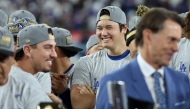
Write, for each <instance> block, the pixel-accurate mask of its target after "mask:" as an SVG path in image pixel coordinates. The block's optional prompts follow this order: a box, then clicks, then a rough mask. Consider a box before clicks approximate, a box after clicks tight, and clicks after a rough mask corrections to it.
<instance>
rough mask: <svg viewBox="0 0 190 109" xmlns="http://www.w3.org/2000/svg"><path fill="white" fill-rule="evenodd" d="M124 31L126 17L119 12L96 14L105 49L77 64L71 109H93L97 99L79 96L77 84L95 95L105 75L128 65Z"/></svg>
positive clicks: (106, 10) (110, 8) (112, 9)
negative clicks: (89, 89) (89, 88)
mask: <svg viewBox="0 0 190 109" xmlns="http://www.w3.org/2000/svg"><path fill="white" fill-rule="evenodd" d="M126 31H127V24H126V16H125V13H124V12H123V11H122V10H121V9H120V8H118V7H116V6H107V7H104V8H102V9H101V10H100V11H99V12H98V14H97V20H96V35H97V37H98V39H99V41H100V43H101V44H102V46H103V47H104V48H106V49H104V50H101V51H99V52H97V53H94V54H91V55H88V56H84V57H82V58H80V59H79V61H78V63H77V64H76V66H75V69H74V73H73V78H72V88H71V102H72V106H73V109H86V108H88V109H91V108H94V104H95V98H96V95H95V94H80V93H79V92H78V89H77V87H78V86H79V85H80V84H83V85H85V84H88V85H89V86H90V87H92V89H93V90H94V93H96V91H97V89H98V87H99V82H100V79H101V78H102V77H103V76H104V75H105V74H107V73H108V72H110V71H113V70H115V69H118V68H120V67H121V66H123V65H125V64H127V63H128V62H129V60H130V56H129V50H127V46H126V42H125V39H124V38H125V37H124V35H125V34H126Z"/></svg>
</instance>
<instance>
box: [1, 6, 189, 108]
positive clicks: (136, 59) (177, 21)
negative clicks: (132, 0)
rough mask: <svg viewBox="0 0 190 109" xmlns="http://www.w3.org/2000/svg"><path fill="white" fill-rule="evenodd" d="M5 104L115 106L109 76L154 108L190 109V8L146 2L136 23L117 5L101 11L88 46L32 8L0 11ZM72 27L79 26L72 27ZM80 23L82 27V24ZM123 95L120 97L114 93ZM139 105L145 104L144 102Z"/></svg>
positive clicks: (20, 106)
mask: <svg viewBox="0 0 190 109" xmlns="http://www.w3.org/2000/svg"><path fill="white" fill-rule="evenodd" d="M0 17H1V19H0V108H1V109H17V108H18V109H36V108H37V106H38V105H39V104H40V103H51V102H52V103H55V104H61V105H62V108H63V109H94V108H96V109H112V105H111V104H110V102H109V101H110V100H109V94H108V91H109V90H110V89H108V87H107V83H108V81H123V82H124V83H125V87H126V90H125V91H126V92H127V96H128V97H131V98H133V99H136V100H140V101H145V102H149V103H152V104H154V109H179V108H181V109H189V108H190V82H189V78H190V70H189V69H190V64H189V63H190V58H189V56H188V54H189V52H188V49H189V48H188V45H189V43H190V40H189V36H190V27H189V25H190V12H188V11H187V12H185V13H180V14H177V13H176V12H174V11H171V10H167V9H165V8H149V7H147V6H143V5H139V6H138V9H137V10H136V16H134V17H132V18H131V19H130V20H129V22H128V21H127V16H126V13H125V10H123V9H121V8H120V7H118V6H106V7H103V8H99V9H98V13H97V14H96V19H95V24H94V26H95V27H96V29H95V30H96V32H95V34H93V35H91V36H90V37H89V39H88V41H87V42H86V50H85V55H86V56H82V57H81V58H80V59H79V60H78V61H77V63H75V64H74V63H72V62H71V57H74V56H75V55H77V54H78V53H79V52H81V51H82V50H83V48H80V47H78V46H76V45H74V43H73V36H72V33H71V31H69V28H66V27H59V26H57V27H54V26H53V27H52V26H51V22H49V23H50V24H49V23H48V22H43V23H39V22H38V20H37V19H38V18H37V17H36V16H35V15H34V14H32V13H31V12H30V11H28V10H16V11H14V12H13V13H11V14H10V15H9V16H8V15H7V13H6V12H5V11H4V10H0ZM72 26H73V25H72ZM75 26H76V25H75ZM115 99H117V98H115ZM137 107H138V106H137Z"/></svg>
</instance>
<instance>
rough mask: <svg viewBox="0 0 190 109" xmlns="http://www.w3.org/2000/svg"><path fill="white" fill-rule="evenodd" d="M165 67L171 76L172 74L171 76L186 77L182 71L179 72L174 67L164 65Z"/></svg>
mask: <svg viewBox="0 0 190 109" xmlns="http://www.w3.org/2000/svg"><path fill="white" fill-rule="evenodd" d="M165 69H166V70H167V71H168V72H166V73H170V75H171V76H173V78H178V79H179V78H188V76H187V75H186V74H184V73H182V72H179V71H177V70H175V69H172V68H169V67H165Z"/></svg>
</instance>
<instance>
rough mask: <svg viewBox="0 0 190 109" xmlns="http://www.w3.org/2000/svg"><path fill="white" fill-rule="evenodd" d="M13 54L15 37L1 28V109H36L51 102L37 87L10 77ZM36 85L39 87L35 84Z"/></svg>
mask: <svg viewBox="0 0 190 109" xmlns="http://www.w3.org/2000/svg"><path fill="white" fill-rule="evenodd" d="M13 54H14V40H13V36H12V34H11V33H10V32H9V31H8V30H7V29H5V28H2V27H0V101H1V102H0V108H1V109H36V106H37V104H38V103H40V102H49V101H51V100H50V99H49V98H48V96H47V95H46V94H45V93H44V92H43V91H41V90H39V89H38V88H37V87H33V86H31V85H30V84H28V83H27V82H26V81H23V80H21V79H18V78H14V77H13V76H11V75H9V73H10V69H11V66H12V64H13V63H14V57H13ZM22 76H24V77H25V75H22ZM34 85H36V86H37V84H35V82H34Z"/></svg>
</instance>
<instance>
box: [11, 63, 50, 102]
mask: <svg viewBox="0 0 190 109" xmlns="http://www.w3.org/2000/svg"><path fill="white" fill-rule="evenodd" d="M9 75H11V76H13V77H14V78H16V79H18V80H22V81H25V82H27V83H28V84H29V85H30V86H31V87H34V88H35V89H37V90H38V91H39V92H40V93H44V94H45V91H44V90H43V88H42V86H41V85H40V83H39V82H38V80H37V79H36V78H35V77H34V76H33V75H32V74H30V73H28V72H25V71H23V70H22V69H20V68H19V67H16V66H14V65H13V66H12V67H11V71H10V73H9ZM41 97H44V98H47V97H48V95H47V94H45V95H44V96H41ZM47 99H48V100H49V101H51V100H50V98H49V97H48V98H47Z"/></svg>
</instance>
